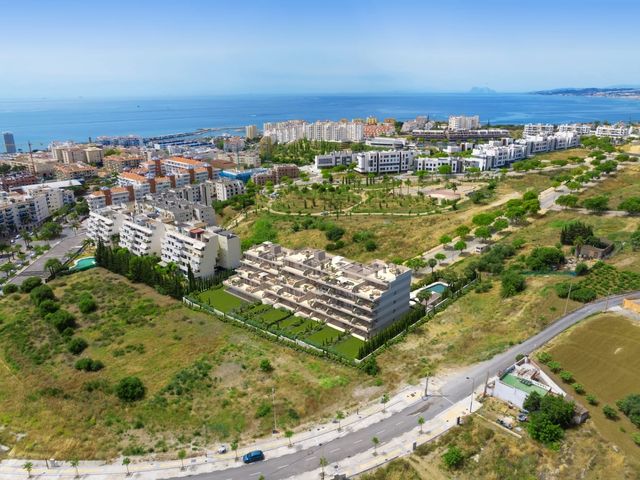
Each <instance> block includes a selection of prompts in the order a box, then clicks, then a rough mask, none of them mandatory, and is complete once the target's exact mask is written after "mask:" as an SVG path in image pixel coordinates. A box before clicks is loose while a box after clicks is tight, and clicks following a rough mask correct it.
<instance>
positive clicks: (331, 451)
mask: <svg viewBox="0 0 640 480" xmlns="http://www.w3.org/2000/svg"><path fill="white" fill-rule="evenodd" d="M338 450H340V449H339V448H334V449H333V450H329V453H333V452H337V451H338Z"/></svg>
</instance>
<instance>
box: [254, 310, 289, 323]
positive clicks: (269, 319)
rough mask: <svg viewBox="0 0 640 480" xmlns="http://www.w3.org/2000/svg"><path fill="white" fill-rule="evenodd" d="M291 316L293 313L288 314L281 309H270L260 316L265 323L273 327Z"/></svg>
mask: <svg viewBox="0 0 640 480" xmlns="http://www.w3.org/2000/svg"><path fill="white" fill-rule="evenodd" d="M289 316H291V312H288V311H287V310H283V309H280V308H270V309H269V310H267V311H265V312H264V313H262V314H260V315H259V317H260V319H261V320H262V321H263V322H264V323H267V324H269V325H271V324H272V323H276V322H278V321H280V320H282V319H284V318H287V317H289Z"/></svg>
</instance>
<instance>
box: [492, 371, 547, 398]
mask: <svg viewBox="0 0 640 480" xmlns="http://www.w3.org/2000/svg"><path fill="white" fill-rule="evenodd" d="M500 381H501V382H502V383H504V384H506V385H509V386H511V387H514V388H517V389H518V390H522V391H523V392H525V393H526V394H529V393H531V392H538V394H539V395H540V396H544V395H546V394H547V393H548V390H545V389H544V388H542V387H539V386H538V385H536V384H535V383H531V382H530V381H528V380H527V379H525V378H520V377H517V376H515V375H513V374H512V373H507V374H506V375H505V376H503V377H502V378H501V379H500ZM523 382H526V383H523ZM529 383H531V384H530V385H529Z"/></svg>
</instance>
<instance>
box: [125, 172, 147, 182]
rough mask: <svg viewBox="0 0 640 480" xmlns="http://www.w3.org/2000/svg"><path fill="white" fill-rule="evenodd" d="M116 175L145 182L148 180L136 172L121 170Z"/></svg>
mask: <svg viewBox="0 0 640 480" xmlns="http://www.w3.org/2000/svg"><path fill="white" fill-rule="evenodd" d="M118 176H119V177H122V178H126V179H127V180H133V181H136V182H147V181H148V180H147V178H146V177H143V176H142V175H138V174H137V173H131V172H122V173H121V174H120V175H118Z"/></svg>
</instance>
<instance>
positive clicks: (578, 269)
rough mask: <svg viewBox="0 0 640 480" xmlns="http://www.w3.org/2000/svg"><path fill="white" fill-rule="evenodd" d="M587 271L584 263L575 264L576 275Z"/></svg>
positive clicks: (587, 268) (584, 273)
mask: <svg viewBox="0 0 640 480" xmlns="http://www.w3.org/2000/svg"><path fill="white" fill-rule="evenodd" d="M587 273H589V267H588V266H587V264H586V263H584V262H580V263H579V264H577V265H576V275H578V276H579V277H580V276H582V275H586V274H587Z"/></svg>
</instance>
